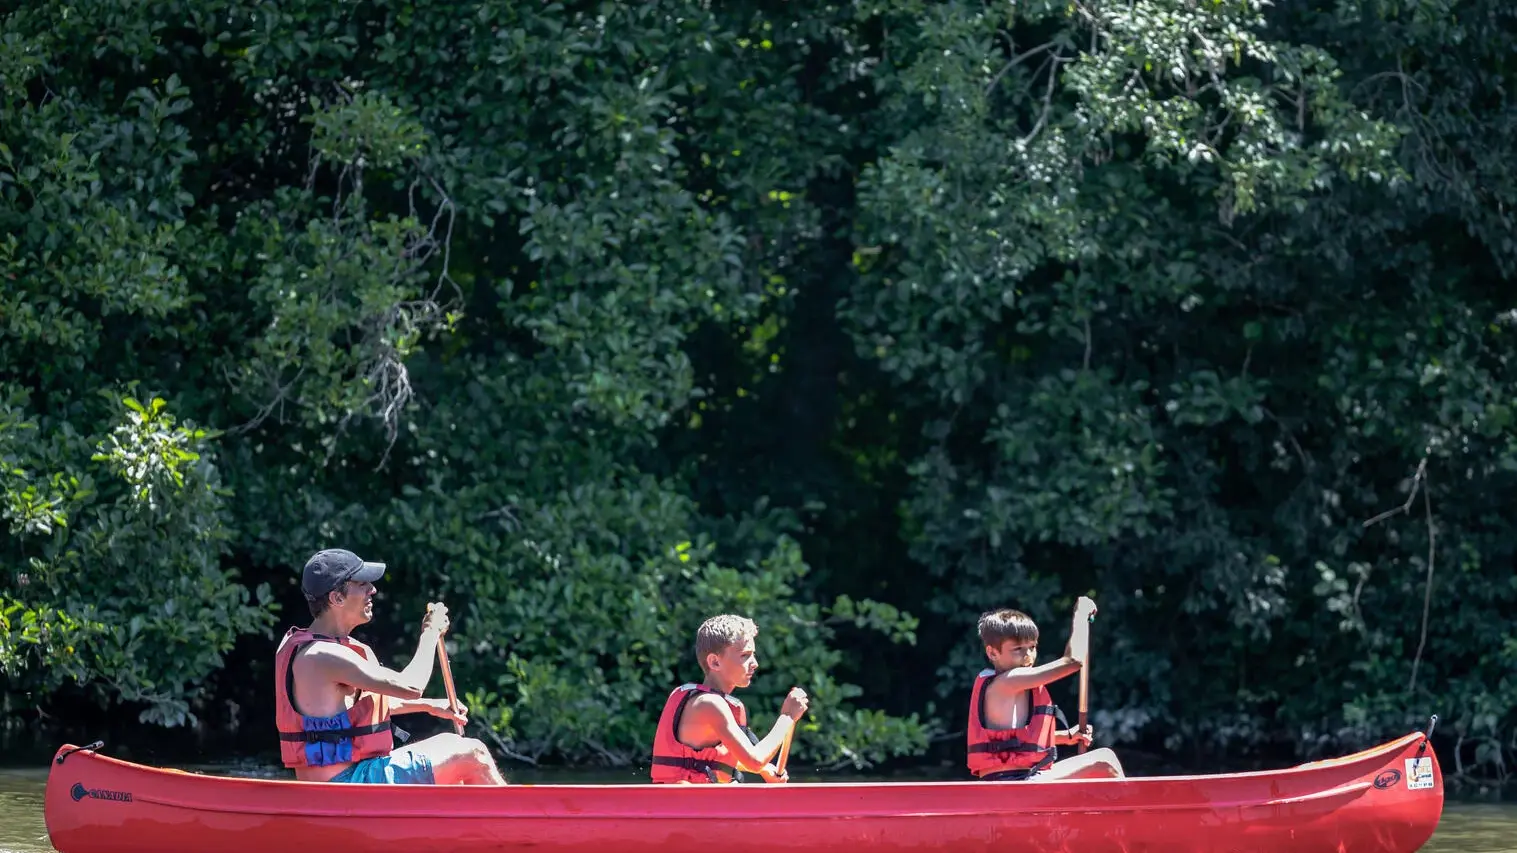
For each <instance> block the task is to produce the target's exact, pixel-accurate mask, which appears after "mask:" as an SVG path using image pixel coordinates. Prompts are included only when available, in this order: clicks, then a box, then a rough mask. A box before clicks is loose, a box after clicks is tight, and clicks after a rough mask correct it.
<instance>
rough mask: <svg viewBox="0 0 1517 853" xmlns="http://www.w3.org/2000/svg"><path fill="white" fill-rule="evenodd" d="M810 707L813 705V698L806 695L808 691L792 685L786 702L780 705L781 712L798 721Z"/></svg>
mask: <svg viewBox="0 0 1517 853" xmlns="http://www.w3.org/2000/svg"><path fill="white" fill-rule="evenodd" d="M809 707H811V699H810V698H809V697H807V696H806V691H804V690H802V689H801V688H799V687H792V688H790V695H788V696H786V697H785V704H783V705H781V706H780V713H781V714H784V715H785V716H787V717H789V718H790V719H792V720H795V721H796V722H800V719H801V717H802V716H803V715H805V713H806V709H807V708H809Z"/></svg>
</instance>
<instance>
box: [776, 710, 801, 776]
mask: <svg viewBox="0 0 1517 853" xmlns="http://www.w3.org/2000/svg"><path fill="white" fill-rule="evenodd" d="M800 724H801V721H800V720H796V721H795V724H794V725H792V726H791V727H790V731H788V732H785V739H784V740H782V741H780V757H779V759H778V760H776V761H775V762H774V766H775V767H776V768H778V769H779V771H780V772H781V773H784V772H785V762H786V761H789V760H790V739H791V738H793V737H795V727H796V726H798V725H800Z"/></svg>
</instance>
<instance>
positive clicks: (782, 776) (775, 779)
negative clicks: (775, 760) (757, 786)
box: [759, 764, 790, 784]
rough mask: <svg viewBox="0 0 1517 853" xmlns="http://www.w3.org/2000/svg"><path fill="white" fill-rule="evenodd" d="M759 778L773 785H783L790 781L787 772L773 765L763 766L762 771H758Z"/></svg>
mask: <svg viewBox="0 0 1517 853" xmlns="http://www.w3.org/2000/svg"><path fill="white" fill-rule="evenodd" d="M759 776H761V777H763V780H764V781H765V782H769V783H773V784H783V783H785V782H789V781H790V773H789V771H785V770H781V769H779V768H778V767H775V766H774V765H773V764H765V765H764V769H762V770H760V771H759Z"/></svg>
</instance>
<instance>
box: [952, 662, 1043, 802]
mask: <svg viewBox="0 0 1517 853" xmlns="http://www.w3.org/2000/svg"><path fill="white" fill-rule="evenodd" d="M995 674H996V673H995V670H993V669H987V670H985V671H984V672H981V673H980V674H979V675H978V676H976V677H975V680H974V694H973V695H972V696H971V697H970V699H969V772H970V773H973V774H974V775H976V776H978V777H980V778H981V779H992V780H1014V779H1026V778H1028V777H1030V776H1033V775H1035V774H1037V772H1038V771H1040V770H1042V769H1044V768H1045V767H1048V766H1049V765H1050V764H1053V763H1054V761H1055V759H1057V758H1058V755H1059V751H1058V748H1057V747H1056V746H1054V742H1053V740H1054V732H1055V728H1054V720H1055V718H1056V716H1058V714H1059V709H1058V708H1057V707H1055V706H1054V704H1053V697H1052V696H1050V695H1049V693H1048V688H1047V687H1046V686H1044V685H1041V684H1040V685H1038V686H1037V687H1034V688H1032V690H1030V691H1029V694H1030V695H1029V696H1028V700H1029V706H1030V707H1029V709H1028V710H1029V713H1028V715H1027V721H1026V722H1025V723H1023V724H1022V726H1021V727H1020V728H1015V729H990V728H987V727H986V724H985V687H986V685H988V684H989V683H990V679H991V678H992V677H994V676H995Z"/></svg>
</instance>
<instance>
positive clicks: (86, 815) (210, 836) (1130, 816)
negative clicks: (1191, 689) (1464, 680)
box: [46, 733, 1443, 853]
mask: <svg viewBox="0 0 1517 853" xmlns="http://www.w3.org/2000/svg"><path fill="white" fill-rule="evenodd" d="M69 749H71V747H68V746H65V747H63V748H61V749H60V750H59V752H58V756H63V755H65V753H67V752H68V750H69ZM1442 811H1443V777H1442V774H1441V771H1440V770H1439V767H1438V761H1437V758H1436V757H1435V756H1434V755H1433V752H1432V749H1431V748H1430V747H1429V746H1428V745H1427V741H1426V740H1425V738H1424V737H1423V736H1422V735H1421V734H1420V733H1414V734H1411V735H1407V736H1406V737H1404V738H1400V739H1398V740H1396V741H1392V742H1390V743H1387V744H1383V745H1381V746H1379V747H1376V748H1374V749H1370V750H1366V751H1364V752H1361V753H1357V754H1355V755H1351V756H1345V757H1343V758H1337V759H1332V760H1330V761H1323V762H1315V763H1313V764H1308V765H1302V766H1300V767H1293V768H1289V769H1285V770H1278V771H1269V772H1263V773H1240V774H1228V775H1214V776H1167V777H1162V776H1161V777H1146V778H1135V779H1123V780H1104V779H1103V780H1083V781H1069V782H1045V783H983V782H935V783H899V782H897V783H864V784H841V783H840V784H792V785H774V786H761V785H728V786H711V785H689V786H685V785H681V786H654V785H513V786H508V787H504V788H461V787H446V788H444V787H433V786H411V785H404V786H400V785H395V786H391V785H334V784H314V783H305V782H295V781H283V780H267V779H241V778H229V777H221V776H203V775H197V774H191V773H184V772H181V771H177V770H162V769H157V768H150V767H143V766H140V765H136V764H131V763H129V762H124V761H119V760H116V759H112V758H109V757H106V756H101V755H97V754H95V753H92V752H88V751H85V752H76V753H74V754H71V755H68V756H67V757H66V758H64V760H63V761H62V763H59V762H58V760H57V758H56V757H55V759H54V762H53V763H52V765H51V772H50V774H49V778H48V786H47V797H46V817H47V825H48V832H49V836H50V839H51V841H52V844H53V846H54V847H56V848H57V849H58V850H59V851H61V853H179V851H184V853H201V851H207V850H216V851H225V853H244V851H245V853H279V851H285V850H288V851H295V850H297V849H306V850H322V849H332V850H342V851H344V853H367V851H375V853H379V851H385V853H389V852H390V851H393V850H397V849H400V850H406V851H407V853H475V851H480V853H483V851H506V850H526V849H531V850H536V851H547V853H591V851H594V853H603V852H604V851H607V850H614V851H618V853H668V851H669V850H671V849H674V850H680V849H689V848H691V847H692V846H694V845H696V844H700V843H709V842H711V841H713V840H717V839H719V843H720V846H721V847H722V849H723V850H724V853H748V851H753V853H759V851H762V853H779V852H780V851H797V853H799V851H836V850H849V849H869V850H870V851H871V853H895V851H902V853H904V851H922V850H933V851H950V853H990V851H997V852H998V853H999V851H1004V850H1007V849H1016V850H1018V851H1019V853H1020V852H1021V851H1027V853H1119V851H1120V853H1139V851H1153V853H1159V852H1160V851H1163V853H1256V851H1263V850H1268V851H1275V853H1319V851H1320V853H1411V851H1414V850H1416V849H1417V848H1419V847H1421V846H1422V845H1423V844H1424V843H1425V842H1426V841H1427V840H1428V838H1430V837H1431V836H1432V833H1433V830H1434V829H1435V828H1436V827H1437V824H1438V820H1439V817H1440V816H1441V815H1442ZM866 845H867V847H866Z"/></svg>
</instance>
